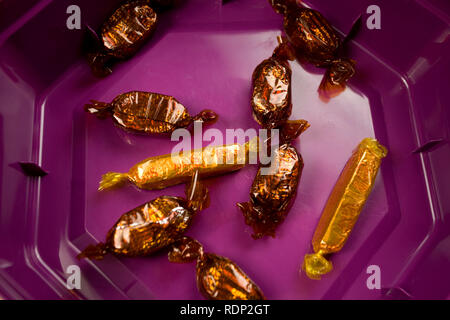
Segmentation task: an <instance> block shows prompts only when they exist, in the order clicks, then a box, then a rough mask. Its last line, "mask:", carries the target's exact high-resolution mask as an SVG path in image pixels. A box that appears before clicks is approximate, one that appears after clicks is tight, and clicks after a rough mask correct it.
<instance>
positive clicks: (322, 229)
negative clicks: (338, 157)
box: [303, 138, 387, 279]
mask: <svg viewBox="0 0 450 320" xmlns="http://www.w3.org/2000/svg"><path fill="white" fill-rule="evenodd" d="M386 155H387V149H386V148H385V147H384V146H382V145H381V144H380V143H379V142H378V141H377V140H375V139H372V138H365V139H364V140H363V141H361V143H360V144H359V145H358V147H357V148H356V149H355V150H354V151H353V155H352V156H351V158H350V159H349V160H348V161H347V164H346V165H345V167H344V169H343V170H342V173H341V175H340V176H339V178H338V180H337V182H336V184H335V186H334V188H333V190H332V191H331V194H330V196H329V198H328V201H327V203H326V205H325V208H324V209H323V212H322V216H321V218H320V220H319V223H318V225H317V227H316V231H315V233H314V236H313V239H312V245H313V249H314V252H315V253H313V254H307V255H305V259H304V262H303V270H304V271H305V272H306V275H307V276H308V277H309V278H311V279H320V277H321V276H322V275H324V274H326V273H328V272H330V271H331V270H332V269H333V265H332V264H331V262H330V261H328V260H327V259H325V258H324V255H327V254H330V253H334V252H338V251H339V250H341V249H342V247H343V246H344V244H345V242H346V241H347V239H348V236H349V234H350V232H351V231H352V229H353V227H354V225H355V223H356V221H357V220H358V217H359V214H360V213H361V211H362V209H363V207H364V204H365V203H366V200H367V198H368V197H369V194H370V192H371V191H372V188H373V185H374V182H375V178H376V176H377V173H378V170H379V168H380V164H381V159H382V158H384V157H385V156H386Z"/></svg>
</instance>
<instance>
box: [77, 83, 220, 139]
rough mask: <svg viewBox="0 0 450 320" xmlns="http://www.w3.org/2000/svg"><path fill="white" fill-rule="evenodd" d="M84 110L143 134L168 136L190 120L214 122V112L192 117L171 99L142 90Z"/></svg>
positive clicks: (184, 108) (178, 103)
mask: <svg viewBox="0 0 450 320" xmlns="http://www.w3.org/2000/svg"><path fill="white" fill-rule="evenodd" d="M84 109H85V111H86V112H89V113H91V114H95V115H96V116H97V117H98V118H101V119H102V118H106V117H109V116H111V117H112V119H113V121H114V123H115V124H116V126H118V127H119V128H121V129H124V130H126V131H129V132H132V133H142V134H169V133H172V132H173V131H174V130H176V129H178V128H186V127H187V126H189V125H190V124H192V123H193V121H197V120H198V121H202V122H204V123H212V122H215V121H216V120H217V114H215V113H214V112H213V111H210V110H203V111H202V112H200V113H199V114H198V115H197V116H195V117H192V116H191V115H190V114H189V113H188V111H187V109H186V107H185V106H183V105H182V104H181V103H180V102H179V101H178V100H177V99H175V98H174V97H171V96H167V95H164V94H160V93H152V92H143V91H131V92H127V93H123V94H121V95H119V96H117V97H116V98H115V99H114V100H113V101H112V102H111V103H104V102H99V101H95V100H91V103H90V104H86V105H85V106H84Z"/></svg>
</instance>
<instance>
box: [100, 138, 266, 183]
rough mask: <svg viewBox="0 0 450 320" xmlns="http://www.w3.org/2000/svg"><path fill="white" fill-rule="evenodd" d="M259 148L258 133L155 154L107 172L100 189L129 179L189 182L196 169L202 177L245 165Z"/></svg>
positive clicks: (233, 169)
mask: <svg viewBox="0 0 450 320" xmlns="http://www.w3.org/2000/svg"><path fill="white" fill-rule="evenodd" d="M256 152H258V137H255V138H253V139H252V140H250V141H248V142H246V143H245V144H238V143H236V144H230V145H223V146H208V147H205V148H202V149H195V150H192V151H182V152H179V153H170V154H166V155H161V156H155V157H151V158H148V159H145V160H143V161H141V162H139V163H138V164H136V165H134V166H133V167H132V168H131V169H130V170H129V171H128V172H127V173H117V172H108V173H106V174H104V175H103V177H102V180H101V182H100V186H99V190H100V191H101V190H106V189H110V188H114V187H120V186H122V185H123V184H125V183H126V182H131V183H132V184H134V185H135V186H137V187H138V188H140V189H147V190H152V189H163V188H166V187H169V186H172V185H176V184H179V183H184V182H186V181H187V180H189V179H190V177H192V175H193V174H194V173H195V172H196V171H198V172H199V176H200V177H202V178H204V177H209V176H216V175H221V174H224V173H227V172H232V171H236V170H239V169H241V168H243V167H244V166H245V165H246V164H248V163H249V160H250V159H251V155H252V154H255V153H256Z"/></svg>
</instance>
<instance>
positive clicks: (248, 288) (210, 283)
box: [196, 253, 265, 300]
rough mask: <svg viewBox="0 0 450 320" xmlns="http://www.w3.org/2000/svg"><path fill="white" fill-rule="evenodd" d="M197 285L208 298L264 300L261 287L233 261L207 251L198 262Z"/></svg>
mask: <svg viewBox="0 0 450 320" xmlns="http://www.w3.org/2000/svg"><path fill="white" fill-rule="evenodd" d="M196 269H197V286H198V288H199V290H200V292H201V293H202V295H203V296H204V297H205V298H206V299H211V300H264V299H265V298H264V295H263V293H262V291H261V289H260V288H259V287H258V286H257V285H256V284H255V283H254V282H253V281H252V280H251V279H250V278H249V277H248V276H247V275H246V274H245V272H244V271H242V269H241V268H239V266H238V265H237V264H235V263H234V262H233V261H231V260H229V259H227V258H224V257H221V256H218V255H215V254H211V253H206V254H204V255H203V258H202V259H200V260H199V261H198V262H197V268H196Z"/></svg>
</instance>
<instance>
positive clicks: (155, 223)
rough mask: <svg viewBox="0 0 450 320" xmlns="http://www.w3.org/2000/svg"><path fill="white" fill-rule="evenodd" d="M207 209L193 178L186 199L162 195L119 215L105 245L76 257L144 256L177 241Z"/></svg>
mask: <svg viewBox="0 0 450 320" xmlns="http://www.w3.org/2000/svg"><path fill="white" fill-rule="evenodd" d="M207 206H209V195H208V190H207V189H206V188H205V187H204V186H203V184H202V183H201V182H200V181H199V179H198V176H197V175H194V177H193V178H192V180H191V183H190V184H188V186H187V188H186V199H183V198H180V197H170V196H162V197H158V198H156V199H154V200H152V201H149V202H147V203H145V204H143V205H141V206H139V207H137V208H135V209H133V210H131V211H129V212H127V213H125V214H123V215H122V216H121V217H120V218H119V219H118V221H117V222H116V223H115V224H114V226H113V227H112V228H111V229H110V230H109V232H108V234H107V236H106V242H105V243H100V244H97V245H90V246H88V247H87V248H86V249H85V250H84V251H83V252H81V253H80V254H79V255H78V258H92V259H101V258H103V256H104V255H105V254H107V253H112V254H114V255H117V256H128V257H133V256H147V255H150V254H152V253H153V252H155V251H158V250H160V249H162V248H164V247H167V246H168V245H170V244H172V243H174V242H175V241H176V240H178V239H179V238H180V237H181V235H182V234H183V233H184V232H185V231H186V230H187V228H188V227H189V226H190V225H191V222H192V219H193V217H194V215H195V213H196V212H197V211H199V210H202V209H203V208H206V207H207Z"/></svg>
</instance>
